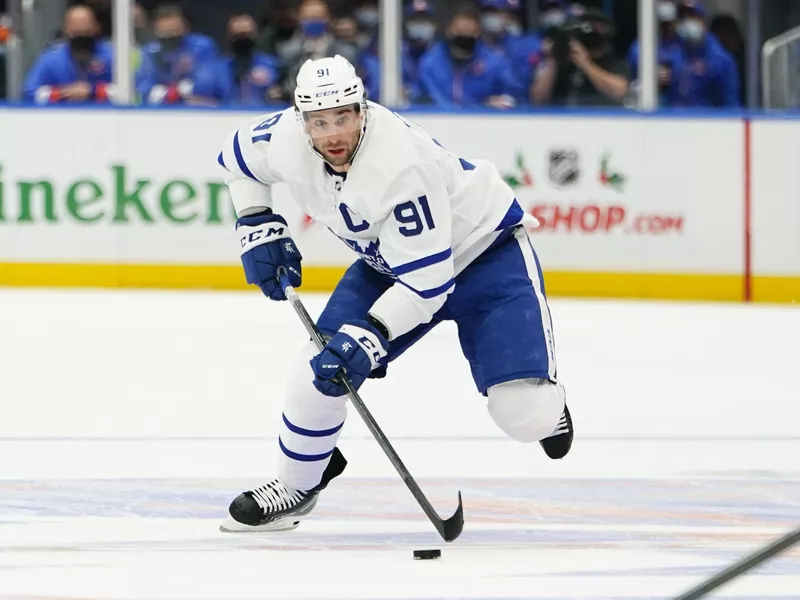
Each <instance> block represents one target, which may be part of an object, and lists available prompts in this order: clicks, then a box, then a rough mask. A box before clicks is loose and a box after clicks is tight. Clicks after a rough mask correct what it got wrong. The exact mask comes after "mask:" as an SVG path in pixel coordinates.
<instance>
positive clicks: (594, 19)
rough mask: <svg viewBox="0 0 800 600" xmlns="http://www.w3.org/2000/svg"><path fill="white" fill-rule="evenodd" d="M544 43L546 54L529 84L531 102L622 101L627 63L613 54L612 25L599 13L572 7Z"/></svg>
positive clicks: (606, 103) (589, 103)
mask: <svg viewBox="0 0 800 600" xmlns="http://www.w3.org/2000/svg"><path fill="white" fill-rule="evenodd" d="M573 10H574V12H573V14H572V15H571V17H570V18H569V19H568V20H567V21H566V22H565V23H564V24H563V25H562V26H560V27H554V28H551V30H550V32H549V33H548V34H547V35H548V37H547V38H546V39H545V40H544V43H543V52H544V55H545V59H544V60H543V61H542V63H541V64H540V66H539V68H538V69H537V71H536V77H535V79H534V81H533V84H532V85H531V87H530V99H531V102H532V103H533V104H534V105H538V106H542V105H560V106H622V105H623V101H624V99H625V96H626V94H627V93H628V83H629V81H628V67H627V65H626V63H625V61H624V60H620V59H618V58H617V57H615V56H614V54H613V52H612V48H611V38H612V35H613V33H612V25H611V22H610V20H609V19H608V17H606V16H605V14H603V13H602V12H599V11H591V10H582V9H581V8H579V7H573Z"/></svg>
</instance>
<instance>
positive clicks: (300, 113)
mask: <svg viewBox="0 0 800 600" xmlns="http://www.w3.org/2000/svg"><path fill="white" fill-rule="evenodd" d="M354 104H355V105H357V107H358V108H357V110H358V111H359V112H360V115H361V119H362V122H361V129H362V131H361V136H360V139H359V142H358V146H357V147H356V149H355V151H354V152H353V155H355V152H356V151H357V150H358V147H359V146H361V140H363V139H364V131H365V130H366V126H367V98H366V93H365V91H364V82H363V81H361V78H360V77H359V76H358V75H357V74H356V70H355V67H353V65H352V64H350V61H348V60H347V59H346V58H344V57H343V56H340V55H339V54H337V55H336V56H334V57H327V58H318V59H316V60H313V59H308V60H307V61H306V62H305V63H304V64H303V66H302V67H300V71H299V73H298V74H297V87H296V88H295V90H294V105H295V111H296V115H297V119H298V121H299V122H300V124H301V125H302V126H303V127H304V128H305V126H306V116H307V114H308V113H312V112H315V111H318V110H328V109H331V108H344V107H346V106H351V105H354ZM308 142H309V145H310V146H311V149H312V150H313V151H314V152H315V153H316V154H318V155H320V156H322V155H321V154H320V153H319V151H318V150H317V149H316V148H315V147H314V144H313V140H312V139H311V136H310V135H309V139H308ZM323 158H324V157H323Z"/></svg>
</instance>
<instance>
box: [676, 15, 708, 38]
mask: <svg viewBox="0 0 800 600" xmlns="http://www.w3.org/2000/svg"><path fill="white" fill-rule="evenodd" d="M675 31H676V33H677V34H678V35H679V36H680V37H681V39H684V40H686V41H687V42H690V43H697V42H701V41H702V40H703V37H704V36H705V28H704V27H703V24H702V23H701V22H700V21H698V20H696V19H684V20H683V21H681V22H680V23H678V26H677V27H676V28H675Z"/></svg>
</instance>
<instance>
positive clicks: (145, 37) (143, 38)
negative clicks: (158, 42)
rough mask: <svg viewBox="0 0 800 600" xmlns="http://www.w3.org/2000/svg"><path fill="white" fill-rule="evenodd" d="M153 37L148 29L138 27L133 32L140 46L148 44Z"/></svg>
mask: <svg viewBox="0 0 800 600" xmlns="http://www.w3.org/2000/svg"><path fill="white" fill-rule="evenodd" d="M152 37H153V36H152V35H151V34H150V31H149V30H148V29H147V27H136V28H135V29H134V30H133V38H134V39H135V40H136V43H137V44H139V45H140V46H141V45H143V44H146V43H147V42H149V41H150V40H151V39H152Z"/></svg>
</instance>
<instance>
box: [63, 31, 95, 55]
mask: <svg viewBox="0 0 800 600" xmlns="http://www.w3.org/2000/svg"><path fill="white" fill-rule="evenodd" d="M69 47H70V50H72V51H73V52H77V53H80V54H94V51H95V48H96V47H97V39H96V38H95V37H94V36H93V35H76V36H75V37H72V38H70V39H69Z"/></svg>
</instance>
